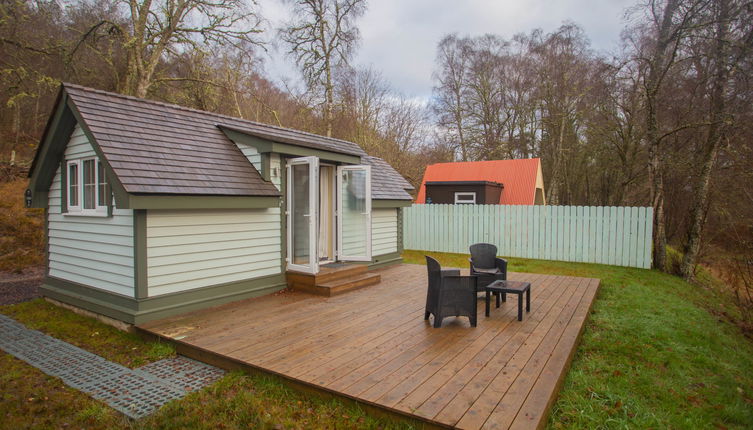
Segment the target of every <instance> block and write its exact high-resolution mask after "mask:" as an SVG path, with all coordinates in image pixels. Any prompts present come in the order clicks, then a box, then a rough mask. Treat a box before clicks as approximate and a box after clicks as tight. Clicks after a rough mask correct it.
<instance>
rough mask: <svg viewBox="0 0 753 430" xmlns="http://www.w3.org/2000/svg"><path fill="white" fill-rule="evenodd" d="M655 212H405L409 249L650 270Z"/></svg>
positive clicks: (461, 208)
mask: <svg viewBox="0 0 753 430" xmlns="http://www.w3.org/2000/svg"><path fill="white" fill-rule="evenodd" d="M652 220H653V210H652V208H646V207H601V206H599V207H590V206H501V205H413V206H412V207H410V208H405V209H404V210H403V222H404V224H403V245H404V247H405V249H415V250H421V251H438V252H454V253H464V254H466V253H468V247H469V245H471V244H473V243H477V242H489V243H493V244H495V245H496V246H497V248H498V249H499V251H498V252H499V254H500V255H503V256H509V257H522V258H535V259H542V260H561V261H577V262H586V263H601V264H612V265H617V266H630V267H641V268H649V267H651V236H652V231H653V230H652V222H653V221H652Z"/></svg>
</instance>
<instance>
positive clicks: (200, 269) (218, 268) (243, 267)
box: [146, 208, 281, 297]
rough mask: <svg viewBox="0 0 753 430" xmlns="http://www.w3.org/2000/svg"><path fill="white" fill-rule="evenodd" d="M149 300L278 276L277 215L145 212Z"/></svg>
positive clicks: (263, 212)
mask: <svg viewBox="0 0 753 430" xmlns="http://www.w3.org/2000/svg"><path fill="white" fill-rule="evenodd" d="M146 235H147V275H148V285H149V296H150V297H152V296H158V295H161V294H168V293H174V292H178V291H186V290H191V289H194V288H200V287H206V286H210V285H217V284H223V283H227V282H235V281H241V280H247V279H254V278H258V277H261V276H268V275H275V274H279V273H280V258H281V256H280V252H281V243H280V241H281V232H280V210H279V209H278V208H271V209H237V210H174V211H173V210H171V211H168V210H150V211H148V212H147V216H146Z"/></svg>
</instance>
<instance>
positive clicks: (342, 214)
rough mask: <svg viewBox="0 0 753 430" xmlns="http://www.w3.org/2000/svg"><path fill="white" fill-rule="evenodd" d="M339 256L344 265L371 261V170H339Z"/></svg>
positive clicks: (360, 167) (351, 168)
mask: <svg viewBox="0 0 753 430" xmlns="http://www.w3.org/2000/svg"><path fill="white" fill-rule="evenodd" d="M337 208H338V209H337V212H338V216H337V232H338V235H337V253H338V258H339V259H340V260H344V261H371V166H362V165H357V166H340V167H338V168H337Z"/></svg>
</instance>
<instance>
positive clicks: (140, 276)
mask: <svg viewBox="0 0 753 430" xmlns="http://www.w3.org/2000/svg"><path fill="white" fill-rule="evenodd" d="M147 270H148V265H147V260H146V210H145V209H135V210H134V211H133V286H134V290H135V297H136V298H137V299H145V298H147V297H148V296H149V289H148V288H149V283H148V282H149V275H148V273H147Z"/></svg>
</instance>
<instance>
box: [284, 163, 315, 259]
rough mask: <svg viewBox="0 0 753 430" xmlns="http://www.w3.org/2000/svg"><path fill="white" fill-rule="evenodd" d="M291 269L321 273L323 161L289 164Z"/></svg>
mask: <svg viewBox="0 0 753 430" xmlns="http://www.w3.org/2000/svg"><path fill="white" fill-rule="evenodd" d="M287 201H288V204H287V208H286V209H287V212H286V214H287V219H288V223H287V224H288V225H287V227H288V238H287V240H288V257H287V258H288V269H289V270H296V271H299V272H305V273H317V272H318V271H319V259H318V258H317V249H318V245H317V227H318V219H319V216H318V211H319V159H318V158H317V157H301V158H293V159H290V160H289V161H288V163H287Z"/></svg>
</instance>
